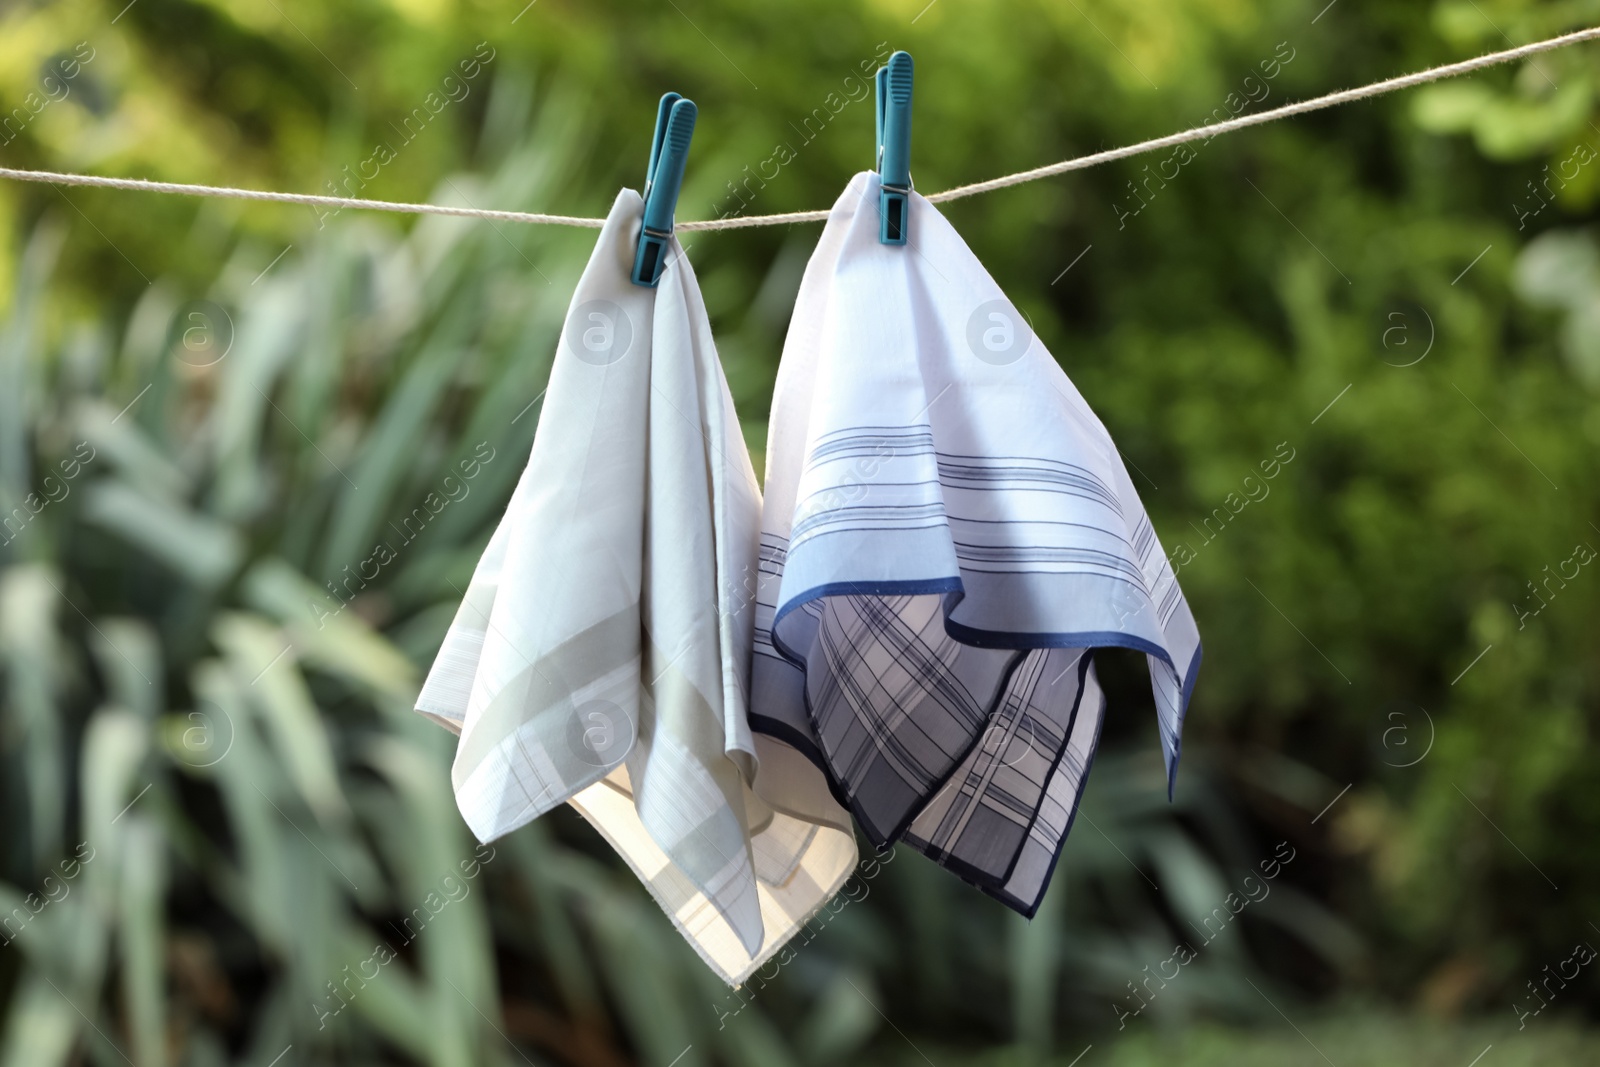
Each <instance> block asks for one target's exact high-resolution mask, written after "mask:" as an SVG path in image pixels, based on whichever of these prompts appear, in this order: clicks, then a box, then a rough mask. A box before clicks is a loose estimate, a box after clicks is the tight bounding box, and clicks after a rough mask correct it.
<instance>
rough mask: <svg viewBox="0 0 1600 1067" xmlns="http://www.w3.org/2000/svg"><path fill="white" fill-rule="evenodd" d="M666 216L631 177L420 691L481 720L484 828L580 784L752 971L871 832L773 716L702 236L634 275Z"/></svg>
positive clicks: (749, 506)
mask: <svg viewBox="0 0 1600 1067" xmlns="http://www.w3.org/2000/svg"><path fill="white" fill-rule="evenodd" d="M642 212H643V202H642V201H641V199H640V198H639V196H638V194H637V193H634V192H633V191H631V190H623V191H622V193H621V194H620V195H619V196H618V197H617V200H616V203H615V204H614V205H613V207H612V209H611V212H610V214H609V216H608V217H607V219H606V222H605V226H604V228H603V229H602V230H601V232H600V240H599V242H598V244H597V245H596V246H595V250H594V254H593V256H592V257H591V258H590V260H589V264H588V266H587V268H586V269H585V270H584V273H583V276H582V278H581V279H580V281H579V283H578V287H577V291H576V293H575V294H574V295H573V298H572V306H571V310H570V311H569V312H568V317H567V320H566V324H565V328H564V329H563V331H562V334H561V339H560V341H559V348H558V350H557V353H556V356H555V360H554V363H553V365H552V368H551V374H550V383H549V390H548V392H547V394H546V397H545V403H544V409H543V412H542V414H541V417H540V420H539V426H538V430H537V432H536V434H535V437H534V442H533V448H532V452H531V454H530V455H529V457H528V466H527V468H526V469H525V470H524V471H523V474H522V477H521V479H520V481H519V482H518V484H517V487H516V490H515V492H514V494H513V496H512V498H511V502H510V505H509V506H508V507H507V509H506V513H505V516H504V518H503V519H502V520H501V522H500V525H499V526H498V527H497V528H496V530H495V532H494V535H493V536H492V538H491V539H490V541H489V544H488V547H487V548H486V549H485V551H484V553H483V556H482V558H481V559H480V561H479V563H478V566H477V568H476V570H475V572H474V574H473V576H472V582H471V585H470V587H469V588H468V589H467V591H466V594H465V597H464V599H463V601H462V604H461V607H460V608H459V609H458V611H457V613H456V616H455V619H454V621H453V622H452V624H451V626H450V629H449V631H448V633H447V634H446V636H445V639H444V642H443V645H442V646H441V648H440V650H439V654H438V656H437V658H436V659H435V661H434V664H433V667H432V669H431V670H430V671H429V674H428V678H427V681H426V683H425V684H424V686H423V689H422V692H421V694H420V696H419V697H418V699H417V710H419V711H421V712H423V713H424V714H427V715H429V716H431V717H433V718H434V719H435V720H437V721H439V722H440V723H442V724H444V725H445V726H448V727H450V728H451V729H454V730H456V731H457V732H459V734H460V735H461V738H460V742H459V744H458V747H457V751H456V757H455V763H454V766H453V768H452V771H451V778H452V781H453V784H454V786H455V793H456V801H457V804H458V806H459V807H460V809H461V814H462V816H463V817H464V818H465V819H466V821H467V823H468V825H469V826H471V828H472V831H473V832H474V833H475V834H476V835H477V836H478V838H479V839H480V840H482V841H489V840H492V839H494V838H496V837H499V836H501V835H503V834H506V833H509V832H510V831H512V830H514V829H516V828H517V827H519V826H521V825H523V824H524V823H526V822H528V821H529V820H531V819H533V818H535V817H536V816H538V815H540V814H542V813H543V812H545V811H548V810H549V809H551V808H553V807H555V806H556V805H558V804H562V803H567V802H570V803H571V804H572V805H573V806H574V807H575V808H576V809H577V810H578V811H579V812H580V813H582V815H583V816H584V818H586V819H587V820H588V821H589V822H590V823H592V824H593V825H594V826H595V827H596V828H597V829H598V830H599V831H600V833H601V834H602V835H603V836H604V837H605V838H606V839H607V840H608V841H609V842H610V843H611V845H612V846H613V847H614V848H615V849H616V850H617V851H618V852H619V853H620V854H621V855H622V856H623V857H624V858H625V859H626V860H627V862H628V864H629V865H630V866H631V867H632V868H633V870H634V873H635V874H637V875H638V877H639V878H640V879H641V880H642V881H643V882H644V883H645V885H646V886H648V887H649V889H650V892H651V893H652V894H653V895H654V896H655V898H656V900H657V901H658V902H659V903H660V904H661V906H662V908H663V909H664V910H665V911H666V913H667V914H668V915H669V916H671V918H672V920H673V922H674V923H676V925H677V926H678V928H679V930H680V931H681V932H682V933H683V935H684V936H685V937H686V938H687V939H688V940H689V942H690V943H691V944H692V945H694V947H695V948H696V950H698V951H699V953H700V955H701V956H702V957H703V958H704V959H705V961H706V962H707V963H708V964H709V965H710V966H711V967H712V968H713V969H714V970H716V971H717V973H718V974H719V975H721V976H722V977H723V978H724V979H725V980H726V981H728V982H730V983H732V984H738V983H739V982H742V981H743V980H744V979H745V978H746V977H747V976H748V975H749V974H750V973H752V972H753V971H754V970H755V969H756V968H757V967H759V966H760V965H761V963H762V962H764V961H765V960H766V959H767V958H768V957H770V956H771V955H772V954H773V953H774V952H776V951H777V950H778V948H779V947H781V946H782V945H783V943H784V942H785V941H787V940H788V939H789V938H790V937H791V936H792V935H793V934H794V933H795V932H796V931H797V930H798V929H799V927H800V925H801V924H802V923H803V922H804V921H806V920H807V919H808V918H810V916H811V915H812V914H813V913H814V912H815V911H816V910H817V909H818V908H820V907H821V906H822V905H823V904H825V903H826V902H827V901H828V900H829V899H830V898H831V897H832V896H833V894H834V893H835V892H836V891H837V890H838V888H839V886H840V885H842V884H843V882H844V880H845V878H846V877H848V875H849V873H850V871H851V869H852V868H853V867H854V865H855V860H856V848H855V839H854V836H853V834H852V832H851V829H850V823H849V818H848V816H847V815H846V814H845V812H844V811H843V810H842V809H840V808H839V806H838V805H837V804H836V803H835V802H834V801H833V799H832V797H831V796H829V795H828V792H827V788H826V785H825V783H824V782H822V781H821V780H820V779H816V780H814V781H813V782H812V784H811V786H810V787H809V791H808V787H807V786H806V785H805V779H803V778H801V777H799V776H797V775H795V774H793V773H792V772H791V771H788V770H786V763H789V762H793V759H794V757H793V755H792V753H791V752H789V751H787V750H785V747H784V746H781V745H773V744H772V743H771V742H770V741H768V740H766V739H761V740H760V741H758V740H757V739H755V738H754V737H753V736H752V735H751V732H750V728H749V723H748V694H749V669H750V668H749V664H750V655H751V641H752V636H753V618H752V616H753V612H754V596H753V590H754V585H755V581H754V575H755V568H756V552H757V543H758V538H759V523H760V514H761V495H760V490H759V488H758V487H757V485H756V480H755V473H754V471H753V470H752V469H751V465H750V458H749V454H748V452H747V451H746V449H745V445H744V440H743V438H742V436H741V434H740V431H739V427H738V422H737V419H736V416H735V414H734V409H733V402H732V399H731V398H730V396H729V393H728V387H727V382H726V380H725V379H724V377H723V374H722V368H721V365H720V363H719V362H718V359H717V354H716V348H715V347H714V345H713V344H712V339H711V328H710V325H709V323H708V321H707V319H706V312H705V307H704V305H703V304H702V302H701V298H700V290H699V287H698V285H697V284H696V282H695V277H694V272H693V270H692V269H691V268H690V266H689V261H688V260H687V259H686V258H685V257H684V256H683V254H682V249H681V247H679V246H678V245H677V244H676V242H674V244H673V246H672V249H671V256H672V260H671V263H670V265H669V266H668V268H667V270H666V271H665V273H664V274H663V276H662V278H661V282H660V285H659V288H657V289H646V288H642V287H639V286H636V285H633V284H631V283H630V281H629V270H630V268H631V266H632V263H633V256H634V245H635V242H636V240H637V237H638V233H639V227H640V220H641V217H642ZM769 747H770V748H772V749H775V750H776V751H774V752H773V754H772V762H771V767H770V768H765V769H764V767H763V761H764V759H765V754H764V750H765V749H767V748H769ZM766 778H772V779H773V781H774V782H776V783H778V785H779V786H780V787H781V792H782V793H783V796H782V798H781V799H780V803H779V804H778V805H777V806H773V805H770V804H768V803H766V802H765V801H764V800H762V799H761V793H762V787H763V783H764V781H765V779H766Z"/></svg>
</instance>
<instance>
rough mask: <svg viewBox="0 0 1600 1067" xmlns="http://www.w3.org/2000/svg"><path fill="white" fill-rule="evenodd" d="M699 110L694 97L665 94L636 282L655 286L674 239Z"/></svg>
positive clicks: (635, 261)
mask: <svg viewBox="0 0 1600 1067" xmlns="http://www.w3.org/2000/svg"><path fill="white" fill-rule="evenodd" d="M696 114H697V112H696V109H695V106H694V101H692V100H685V99H684V98H683V97H681V96H679V95H678V94H677V93H668V94H666V95H665V96H663V97H662V98H661V105H660V107H658V108H657V109H656V132H655V136H654V137H653V138H652V139H651V142H650V165H649V167H647V168H646V170H645V177H644V224H643V226H642V227H641V228H640V230H639V249H638V252H637V253H636V254H635V256H634V259H633V275H632V278H633V284H634V285H642V286H645V287H646V288H648V289H654V288H655V287H656V283H657V282H659V281H660V280H661V268H662V266H663V261H664V260H665V259H666V256H667V246H668V245H669V244H670V243H671V242H672V213H673V211H674V210H675V209H676V208H677V206H678V193H679V192H680V191H681V190H682V189H683V167H684V163H685V162H687V160H688V158H689V141H690V139H691V138H693V137H694V120H695V115H696Z"/></svg>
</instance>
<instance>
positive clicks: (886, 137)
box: [878, 52, 911, 245]
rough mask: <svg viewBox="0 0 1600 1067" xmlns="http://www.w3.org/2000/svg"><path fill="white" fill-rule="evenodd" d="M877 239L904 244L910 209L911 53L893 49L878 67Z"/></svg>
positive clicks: (892, 243)
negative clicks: (887, 60)
mask: <svg viewBox="0 0 1600 1067" xmlns="http://www.w3.org/2000/svg"><path fill="white" fill-rule="evenodd" d="M878 177H879V193H878V214H879V216H880V218H881V223H880V228H879V231H878V240H880V241H881V242H883V243H884V244H886V245H903V244H905V243H906V216H907V213H908V212H909V211H910V210H911V54H910V53H909V52H896V53H895V54H894V55H892V56H890V57H889V63H888V65H887V66H883V67H879V68H878Z"/></svg>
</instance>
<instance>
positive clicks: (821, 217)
mask: <svg viewBox="0 0 1600 1067" xmlns="http://www.w3.org/2000/svg"><path fill="white" fill-rule="evenodd" d="M1594 40H1600V26H1594V27H1590V28H1588V29H1583V30H1576V31H1574V32H1572V33H1567V34H1562V35H1561V36H1559V37H1550V38H1547V39H1545V40H1543V41H1535V42H1534V43H1532V44H1525V45H1520V46H1518V47H1516V48H1507V49H1505V50H1503V51H1500V52H1489V53H1486V54H1484V55H1481V56H1477V57H1474V58H1472V59H1464V60H1461V61H1460V62H1458V63H1446V64H1444V65H1443V66H1438V67H1432V68H1429V69H1428V70H1423V71H1418V72H1416V73H1414V74H1404V75H1401V76H1399V77H1396V78H1389V79H1388V80H1386V81H1380V82H1374V83H1373V84H1371V85H1364V86H1361V87H1360V88H1356V89H1344V90H1341V91H1339V92H1335V93H1328V94H1327V95H1325V96H1318V97H1314V98H1312V99H1310V100H1302V101H1300V102H1299V103H1295V104H1285V105H1284V106H1283V107H1277V108H1273V109H1271V110H1269V111H1262V112H1260V113H1258V114H1255V115H1240V116H1239V117H1237V118H1232V119H1225V120H1223V121H1222V122H1213V123H1207V124H1206V125H1204V126H1194V127H1191V128H1190V129H1187V130H1181V131H1179V132H1178V133H1172V134H1168V135H1167V136H1165V137H1157V138H1155V139H1153V140H1149V141H1140V142H1139V143H1138V144H1132V145H1127V146H1124V147H1122V148H1112V149H1108V150H1106V151H1104V152H1095V153H1093V154H1091V155H1086V156H1078V157H1075V158H1073V159H1066V160H1062V161H1061V162H1059V163H1051V164H1049V165H1047V166H1043V167H1035V168H1034V169H1033V170H1025V171H1020V172H1018V173H1016V174H1008V175H1005V176H1004V177H1000V178H991V179H989V180H987V181H981V182H974V183H973V184H970V185H962V186H958V187H957V188H954V189H946V190H945V191H944V192H941V193H934V194H932V195H931V196H929V197H928V199H929V200H930V201H932V202H934V203H943V202H945V201H948V200H958V199H961V198H962V197H968V196H976V195H978V194H979V193H988V192H993V191H995V190H997V189H1005V188H1009V187H1010V186H1013V185H1021V184H1023V183H1024V182H1033V181H1038V180H1039V179H1041V178H1049V177H1052V176H1054V175H1057V174H1066V173H1067V172H1069V171H1074V170H1084V169H1086V168H1089V167H1094V166H1098V165H1100V164H1102V163H1110V162H1113V161H1115V160H1118V159H1127V158H1129V157H1130V156H1137V155H1142V154H1144V153H1146V152H1155V151H1158V150H1160V149H1163V148H1172V147H1175V146H1177V145H1181V144H1187V143H1189V142H1192V141H1202V140H1205V141H1209V140H1210V139H1211V138H1213V137H1216V136H1217V135H1219V134H1223V133H1232V132H1233V131H1234V130H1242V129H1244V128H1246V127H1249V126H1261V125H1265V124H1266V123H1269V122H1277V121H1278V120H1280V119H1286V118H1290V117H1292V116H1295V115H1304V114H1306V113H1307V112H1311V111H1320V110H1322V109H1323V108H1329V107H1336V106H1338V105H1340V104H1347V103H1351V102H1353V101H1356V100H1367V99H1371V98H1373V97H1377V96H1382V95H1384V94H1386V93H1392V92H1397V91H1399V90H1401V89H1409V88H1412V87H1413V86H1417V85H1425V84H1427V83H1428V82H1434V81H1441V80H1443V79H1446V78H1454V77H1459V76H1460V75H1462V74H1470V73H1472V72H1474V71H1478V70H1483V69H1485V68H1487V67H1493V66H1498V65H1500V64H1502V63H1511V62H1515V61H1516V60H1519V59H1526V58H1528V57H1529V56H1535V55H1539V54H1540V53H1543V52H1553V51H1555V50H1556V49H1558V48H1566V47H1568V46H1569V45H1575V44H1581V43H1583V42H1585V41H1594ZM0 177H3V178H10V179H12V180H14V181H23V182H47V183H50V184H52V185H77V186H89V187H93V188H101V189H128V190H133V191H137V192H146V193H170V194H175V195H178V196H205V197H216V198H222V199H228V200H258V201H267V202H270V203H278V204H303V205H307V206H311V207H329V208H347V207H348V208H357V209H364V210H367V211H391V212H398V213H401V214H407V215H454V216H459V217H463V218H473V219H490V220H493V221H497V222H525V223H531V224H535V225H545V226H580V227H586V228H589V229H599V228H600V227H601V226H602V225H603V224H604V223H605V220H604V219H594V218H579V217H576V216H572V215H544V214H537V213H534V212H527V211H495V210H491V209H485V208H473V207H451V206H449V205H445V204H405V203H397V202H394V201H388V200H365V199H361V198H358V197H345V196H319V195H315V194H310V193H276V192H269V191H265V190H260V189H235V188H230V187H228V186H216V185H189V184H185V183H181V182H153V181H146V180H144V179H141V178H107V177H101V176H99V175H93V174H62V173H57V172H54V171H44V170H18V169H15V168H12V167H0ZM827 218H828V212H827V211H790V212H785V213H781V214H775V215H746V216H739V217H732V218H723V219H706V220H703V221H699V222H680V223H677V225H676V227H675V229H677V230H678V231H680V232H692V231H697V230H734V229H744V228H747V227H751V226H784V225H789V224H792V223H798V222H823V221H825V220H826V219H827Z"/></svg>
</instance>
